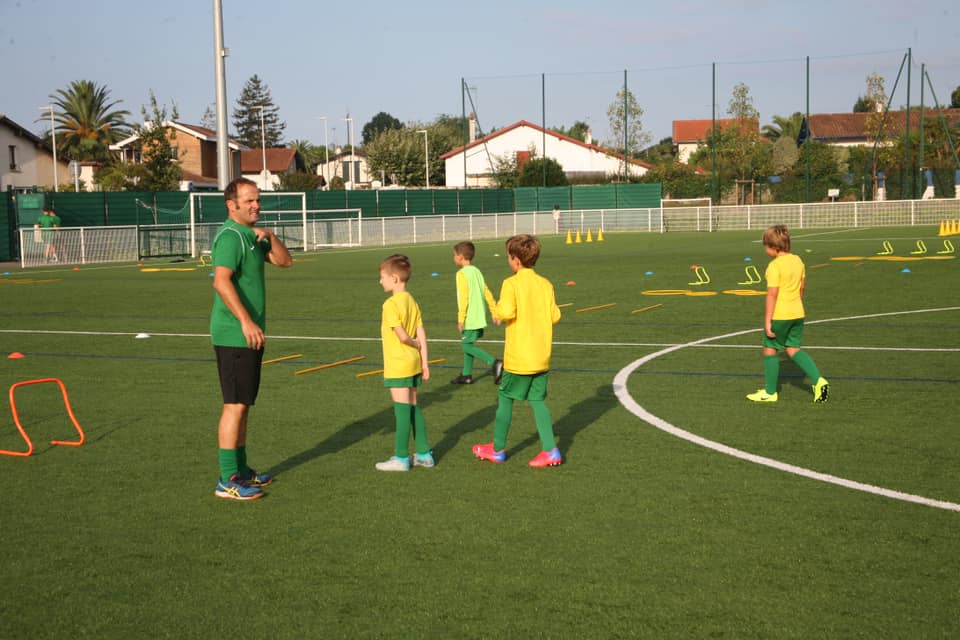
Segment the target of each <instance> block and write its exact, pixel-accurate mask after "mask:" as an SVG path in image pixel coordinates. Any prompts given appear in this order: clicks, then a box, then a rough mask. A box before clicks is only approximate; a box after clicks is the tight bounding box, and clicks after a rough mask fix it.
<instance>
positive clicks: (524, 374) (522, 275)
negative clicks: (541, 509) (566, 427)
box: [473, 234, 563, 467]
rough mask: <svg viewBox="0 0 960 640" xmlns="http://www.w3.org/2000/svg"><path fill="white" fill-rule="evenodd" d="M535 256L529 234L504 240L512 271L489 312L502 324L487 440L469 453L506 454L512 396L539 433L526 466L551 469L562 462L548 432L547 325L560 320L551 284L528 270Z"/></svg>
mask: <svg viewBox="0 0 960 640" xmlns="http://www.w3.org/2000/svg"><path fill="white" fill-rule="evenodd" d="M539 257H540V241H539V240H537V238H535V237H534V236H530V235H526V234H521V235H516V236H513V237H512V238H510V239H509V240H507V262H508V263H509V264H510V269H511V270H512V271H513V274H514V275H512V276H510V277H509V278H507V279H506V280H504V281H503V286H502V288H501V289H500V300H499V302H497V305H496V308H495V309H494V310H493V317H494V320H495V322H497V324H499V323H500V322H506V323H507V330H506V339H505V342H504V348H503V368H504V372H503V381H502V382H501V384H500V388H499V394H498V396H499V400H498V405H497V414H496V419H495V422H494V427H493V442H492V443H489V444H477V445H474V447H473V455H475V456H476V457H478V458H480V459H481V460H489V461H490V462H493V463H496V464H499V463H501V462H503V461H504V460H506V458H507V454H506V451H505V449H506V446H507V434H508V433H509V431H510V422H511V420H512V418H513V402H514V401H515V400H526V401H528V402H529V403H530V406H531V407H532V408H533V419H534V422H535V423H536V425H537V433H538V434H539V435H540V443H541V449H542V451H541V452H540V453H539V454H537V456H536V457H535V458H534V459H533V460H531V461H530V466H531V467H548V466H549V467H552V466H556V465H558V464H560V463H562V462H563V456H561V455H560V450H559V449H557V442H556V438H555V437H554V434H553V418H552V417H551V416H550V410H549V409H547V405H546V402H545V400H546V398H547V378H548V376H549V374H550V353H551V350H552V348H553V325H555V324H556V323H557V322H559V320H560V309H559V308H558V307H557V302H556V299H555V298H554V293H553V285H552V284H550V282H549V281H548V280H547V279H546V278H544V277H542V276H540V275H538V274H537V273H536V272H535V271H534V270H533V267H534V265H536V264H537V259H538V258H539Z"/></svg>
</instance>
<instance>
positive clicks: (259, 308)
mask: <svg viewBox="0 0 960 640" xmlns="http://www.w3.org/2000/svg"><path fill="white" fill-rule="evenodd" d="M269 250H270V242H269V241H268V240H264V241H263V242H260V243H258V242H257V236H256V234H255V233H254V232H253V229H251V228H249V227H246V226H244V225H242V224H240V223H238V222H234V221H233V220H230V219H227V221H226V222H224V223H223V226H222V227H221V228H220V231H218V232H217V235H216V237H214V239H213V247H212V251H211V254H212V255H211V258H212V261H213V266H214V268H216V267H227V268H228V269H230V270H232V271H233V276H232V277H231V278H230V279H231V280H232V281H233V285H234V286H235V287H236V288H237V294H238V295H239V296H240V301H241V302H242V303H243V306H244V307H245V308H246V310H247V313H249V314H250V317H251V318H252V319H253V321H254V322H256V323H257V325H259V327H260V328H261V329H263V330H264V331H266V330H267V290H266V286H265V282H264V277H263V263H264V262H265V261H266V254H267V252H268V251H269ZM210 338H211V340H212V341H213V344H214V345H216V346H219V347H246V346H247V339H246V338H245V337H244V335H243V330H242V329H241V328H240V320H238V319H237V317H236V316H235V315H233V312H232V311H230V309H229V308H228V307H227V305H226V304H225V303H224V301H223V299H222V298H221V297H220V294H219V293H216V292H214V296H213V311H212V312H211V314H210Z"/></svg>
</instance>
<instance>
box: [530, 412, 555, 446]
mask: <svg viewBox="0 0 960 640" xmlns="http://www.w3.org/2000/svg"><path fill="white" fill-rule="evenodd" d="M530 406H531V407H532V408H533V421H534V423H535V424H536V425H537V433H538V434H540V443H541V444H542V445H543V450H544V451H551V450H553V449H555V448H556V446H557V439H556V437H555V436H554V435H553V417H552V416H551V415H550V409H548V408H547V403H546V402H544V401H543V400H531V401H530Z"/></svg>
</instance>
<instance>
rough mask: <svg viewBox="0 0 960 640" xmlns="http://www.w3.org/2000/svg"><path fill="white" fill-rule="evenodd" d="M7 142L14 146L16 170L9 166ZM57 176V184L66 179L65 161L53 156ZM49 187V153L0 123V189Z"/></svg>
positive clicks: (51, 157)
mask: <svg viewBox="0 0 960 640" xmlns="http://www.w3.org/2000/svg"><path fill="white" fill-rule="evenodd" d="M10 145H14V146H15V147H16V156H17V164H18V165H19V169H20V170H19V171H14V170H11V169H10ZM57 180H58V182H60V184H63V183H66V182H70V181H71V178H70V175H69V173H68V172H67V163H66V162H63V161H61V159H60V158H57ZM35 185H37V186H46V187H53V154H52V153H50V152H49V151H47V150H46V149H44V148H42V147H41V148H38V147H37V145H36V143H35V142H34V141H33V140H30V139H29V138H22V137H20V136H17V135H14V133H13V131H11V130H10V129H8V128H7V127H5V126H0V191H6V190H7V187H8V186H13V187H32V186H35Z"/></svg>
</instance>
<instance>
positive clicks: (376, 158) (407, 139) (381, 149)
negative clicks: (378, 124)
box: [364, 128, 435, 186]
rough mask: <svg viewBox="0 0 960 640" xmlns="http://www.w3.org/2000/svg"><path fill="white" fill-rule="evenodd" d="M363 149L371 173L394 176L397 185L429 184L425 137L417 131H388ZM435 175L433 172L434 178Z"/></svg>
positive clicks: (404, 129) (381, 133) (380, 134)
mask: <svg viewBox="0 0 960 640" xmlns="http://www.w3.org/2000/svg"><path fill="white" fill-rule="evenodd" d="M428 135H429V134H428ZM364 150H365V151H366V154H367V162H368V163H369V164H370V171H371V172H373V173H380V172H382V173H383V174H384V175H386V176H391V177H392V179H394V181H395V182H396V184H402V185H406V186H422V185H425V184H426V172H425V165H424V159H423V137H422V136H421V135H419V134H418V133H417V132H416V131H415V130H412V129H406V128H402V129H385V130H383V131H381V132H380V133H379V134H378V135H377V136H376V137H375V138H374V139H373V140H371V141H370V143H369V144H366V145H364ZM431 155H433V154H432V153H431ZM433 175H434V174H433V172H432V171H431V176H433ZM434 177H435V176H434Z"/></svg>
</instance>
